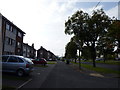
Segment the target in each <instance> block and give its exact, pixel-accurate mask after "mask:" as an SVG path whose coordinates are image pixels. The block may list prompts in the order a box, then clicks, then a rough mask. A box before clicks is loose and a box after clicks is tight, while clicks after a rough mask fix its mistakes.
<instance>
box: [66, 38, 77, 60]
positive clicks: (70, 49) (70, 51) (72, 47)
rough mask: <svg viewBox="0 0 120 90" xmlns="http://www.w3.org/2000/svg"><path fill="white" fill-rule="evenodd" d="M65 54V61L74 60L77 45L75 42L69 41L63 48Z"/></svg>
mask: <svg viewBox="0 0 120 90" xmlns="http://www.w3.org/2000/svg"><path fill="white" fill-rule="evenodd" d="M65 50H66V52H65V57H66V58H67V59H76V56H77V45H76V43H75V42H73V40H71V41H70V42H69V43H68V44H67V45H66V48H65Z"/></svg>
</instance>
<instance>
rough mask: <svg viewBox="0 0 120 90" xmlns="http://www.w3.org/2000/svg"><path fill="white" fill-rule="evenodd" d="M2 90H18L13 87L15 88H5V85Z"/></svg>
mask: <svg viewBox="0 0 120 90" xmlns="http://www.w3.org/2000/svg"><path fill="white" fill-rule="evenodd" d="M2 90H16V88H15V87H13V86H5V85H3V86H2Z"/></svg>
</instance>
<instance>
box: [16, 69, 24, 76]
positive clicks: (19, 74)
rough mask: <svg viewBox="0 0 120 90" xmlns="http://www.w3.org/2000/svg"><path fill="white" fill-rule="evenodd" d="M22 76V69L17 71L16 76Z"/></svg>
mask: <svg viewBox="0 0 120 90" xmlns="http://www.w3.org/2000/svg"><path fill="white" fill-rule="evenodd" d="M23 75H24V71H23V70H22V69H19V70H17V76H19V77H22V76H23Z"/></svg>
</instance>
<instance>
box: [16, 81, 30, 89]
mask: <svg viewBox="0 0 120 90" xmlns="http://www.w3.org/2000/svg"><path fill="white" fill-rule="evenodd" d="M30 81H32V79H29V80H28V81H26V82H24V83H23V84H22V85H20V86H19V87H18V89H20V88H21V87H23V86H24V85H25V84H27V83H28V82H30Z"/></svg>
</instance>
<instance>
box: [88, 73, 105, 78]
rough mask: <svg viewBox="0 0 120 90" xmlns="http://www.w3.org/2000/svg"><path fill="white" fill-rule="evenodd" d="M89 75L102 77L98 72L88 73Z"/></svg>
mask: <svg viewBox="0 0 120 90" xmlns="http://www.w3.org/2000/svg"><path fill="white" fill-rule="evenodd" d="M90 75H91V76H95V77H104V76H103V75H101V74H99V73H90Z"/></svg>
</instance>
